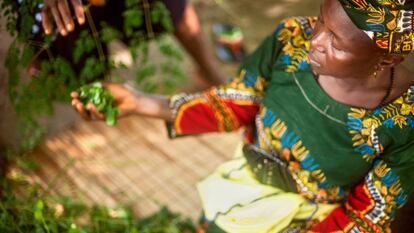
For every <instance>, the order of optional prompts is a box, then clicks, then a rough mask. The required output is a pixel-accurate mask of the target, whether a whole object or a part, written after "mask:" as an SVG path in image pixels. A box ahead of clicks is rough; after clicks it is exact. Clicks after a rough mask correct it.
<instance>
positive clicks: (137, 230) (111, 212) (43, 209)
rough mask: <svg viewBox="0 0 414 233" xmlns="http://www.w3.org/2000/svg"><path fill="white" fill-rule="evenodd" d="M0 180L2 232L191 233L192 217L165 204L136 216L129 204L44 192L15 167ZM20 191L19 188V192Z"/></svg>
mask: <svg viewBox="0 0 414 233" xmlns="http://www.w3.org/2000/svg"><path fill="white" fill-rule="evenodd" d="M10 174H11V175H9V176H8V177H7V178H5V179H3V180H2V181H1V184H0V190H2V193H3V197H2V198H1V201H0V232H2V233H15V232H20V233H23V232H24V233H26V232H36V233H64V232H68V233H95V232H96V233H98V232H99V233H118V232H119V233H121V232H126V233H127V232H129V233H192V232H196V230H195V226H194V224H193V223H192V221H191V220H190V219H186V218H183V217H182V216H180V215H179V214H176V213H173V212H171V211H170V210H169V209H168V208H166V207H161V208H160V210H159V211H158V212H157V213H155V214H153V215H152V216H149V217H146V218H143V219H140V220H134V216H133V212H132V209H131V208H130V207H128V206H119V207H116V208H108V207H100V206H92V207H91V206H87V205H85V204H83V203H81V202H75V201H73V200H71V199H69V198H53V197H51V196H50V195H43V194H44V193H45V192H44V190H42V189H41V188H40V187H39V186H37V185H35V184H33V183H31V182H29V181H28V180H30V179H29V178H28V176H25V175H24V173H21V172H19V171H18V170H14V171H13V172H11V173H10ZM16 191H17V192H16Z"/></svg>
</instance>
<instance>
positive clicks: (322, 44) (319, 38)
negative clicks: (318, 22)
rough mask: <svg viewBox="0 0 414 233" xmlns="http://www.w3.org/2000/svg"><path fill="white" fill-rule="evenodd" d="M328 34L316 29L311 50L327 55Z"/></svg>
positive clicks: (311, 42) (321, 29)
mask: <svg viewBox="0 0 414 233" xmlns="http://www.w3.org/2000/svg"><path fill="white" fill-rule="evenodd" d="M326 38H327V32H326V31H325V30H324V29H323V28H321V27H316V28H315V32H314V34H313V37H312V39H311V41H310V45H311V48H312V49H313V50H317V51H318V52H321V53H325V51H326V45H327V42H328V41H327V40H326Z"/></svg>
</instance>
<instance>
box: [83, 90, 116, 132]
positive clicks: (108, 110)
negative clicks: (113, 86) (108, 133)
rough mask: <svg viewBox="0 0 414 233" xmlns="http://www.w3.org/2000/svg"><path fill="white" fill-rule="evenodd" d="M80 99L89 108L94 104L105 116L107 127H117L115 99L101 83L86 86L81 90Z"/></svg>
mask: <svg viewBox="0 0 414 233" xmlns="http://www.w3.org/2000/svg"><path fill="white" fill-rule="evenodd" d="M79 99H80V101H81V102H82V103H83V104H84V106H87V105H88V104H93V105H95V107H96V110H98V111H99V112H100V113H103V114H104V115H105V121H106V124H107V125H111V126H113V125H115V124H116V118H117V115H118V109H117V108H116V107H115V103H114V97H113V96H112V95H111V93H110V92H109V91H107V90H106V89H105V88H103V86H102V83H101V82H95V83H92V84H89V85H84V86H82V87H81V88H80V89H79Z"/></svg>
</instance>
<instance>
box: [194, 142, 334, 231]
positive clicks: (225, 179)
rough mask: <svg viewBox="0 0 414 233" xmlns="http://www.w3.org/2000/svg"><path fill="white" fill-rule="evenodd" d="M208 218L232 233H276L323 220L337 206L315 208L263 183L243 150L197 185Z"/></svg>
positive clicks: (305, 201)
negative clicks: (293, 225) (298, 222)
mask: <svg viewBox="0 0 414 233" xmlns="http://www.w3.org/2000/svg"><path fill="white" fill-rule="evenodd" d="M197 189H198V192H199V194H200V198H201V201H202V205H203V210H204V214H205V217H206V218H207V219H208V220H209V221H214V222H215V224H216V225H217V226H219V227H220V228H221V229H223V230H224V231H226V232H229V233H251V232H254V233H273V232H279V231H281V230H282V229H284V228H285V227H287V226H288V225H289V224H290V223H291V222H292V220H305V219H308V218H310V217H311V218H312V219H323V218H324V217H326V216H327V215H328V214H329V213H330V212H331V211H332V210H333V209H334V208H335V207H337V205H331V204H319V203H318V204H315V203H312V202H309V201H307V200H306V199H305V198H303V197H302V196H300V195H299V194H296V193H288V192H285V191H283V190H280V189H278V188H276V187H272V186H269V185H264V184H261V183H259V182H258V181H257V180H256V179H255V178H254V176H253V174H252V173H251V171H250V169H249V168H248V166H247V162H246V160H245V159H244V156H243V154H242V146H240V147H239V148H238V149H237V151H236V156H235V158H234V159H233V160H231V161H229V162H226V163H224V164H222V165H221V166H220V167H218V169H217V170H216V171H215V172H214V173H213V174H211V175H210V176H208V177H207V178H206V179H204V180H203V181H201V182H199V183H198V184H197Z"/></svg>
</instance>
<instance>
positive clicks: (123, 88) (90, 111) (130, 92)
mask: <svg viewBox="0 0 414 233" xmlns="http://www.w3.org/2000/svg"><path fill="white" fill-rule="evenodd" d="M102 85H103V87H104V88H105V89H106V90H108V91H109V92H110V93H111V94H112V96H113V97H114V102H115V107H116V108H118V110H119V114H118V118H121V117H125V116H128V115H131V114H134V113H135V111H136V108H137V99H138V98H139V96H140V95H141V94H140V93H139V92H137V91H135V90H134V89H133V88H132V87H131V86H128V85H124V84H116V83H103V84H102ZM70 95H71V97H72V106H73V108H74V109H75V110H76V111H77V112H78V113H79V114H80V115H81V117H82V118H83V119H85V120H105V116H104V114H102V113H100V112H98V111H97V109H96V106H95V105H93V104H88V105H87V106H84V104H83V103H82V102H81V101H80V100H79V93H77V92H72V93H71V94H70Z"/></svg>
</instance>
